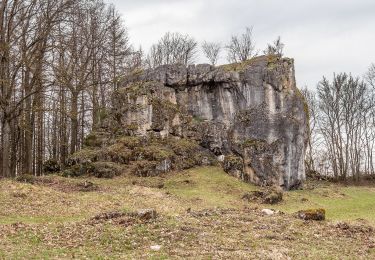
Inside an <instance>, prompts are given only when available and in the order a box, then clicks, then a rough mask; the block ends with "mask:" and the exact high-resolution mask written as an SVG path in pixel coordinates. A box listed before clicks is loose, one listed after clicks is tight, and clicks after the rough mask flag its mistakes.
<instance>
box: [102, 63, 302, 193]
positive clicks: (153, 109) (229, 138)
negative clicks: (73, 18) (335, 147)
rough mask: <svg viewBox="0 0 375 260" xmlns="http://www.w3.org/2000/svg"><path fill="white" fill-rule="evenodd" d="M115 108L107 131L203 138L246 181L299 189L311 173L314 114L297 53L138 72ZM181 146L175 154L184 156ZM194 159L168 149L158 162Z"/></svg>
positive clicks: (162, 165) (170, 164)
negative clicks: (308, 147)
mask: <svg viewBox="0 0 375 260" xmlns="http://www.w3.org/2000/svg"><path fill="white" fill-rule="evenodd" d="M110 115H111V116H110V118H109V119H108V120H107V121H106V122H107V125H103V127H104V128H103V129H106V130H105V131H107V132H113V133H116V134H115V135H116V136H121V135H122V136H135V137H144V138H150V137H152V138H151V139H152V140H155V139H160V140H163V139H165V140H171V139H173V140H185V141H186V140H187V141H188V142H191V143H196V144H198V145H199V147H200V149H201V151H203V150H204V151H205V154H206V155H207V154H212V155H214V157H215V158H217V160H218V161H221V162H222V165H223V167H224V169H225V170H226V171H227V172H228V173H229V174H232V175H234V176H237V177H238V178H241V179H242V180H244V181H246V182H252V183H255V184H258V185H279V186H281V187H283V188H284V189H291V188H296V187H298V186H300V184H301V183H302V181H303V180H304V178H305V169H304V152H305V139H306V131H307V114H306V107H305V102H304V99H303V97H302V95H301V94H300V92H299V90H298V89H297V87H296V82H295V76H294V65H293V60H292V59H287V58H279V57H276V56H261V57H257V58H254V59H251V60H249V61H246V62H244V63H240V64H230V65H224V66H220V67H213V66H211V65H207V64H202V65H193V66H189V67H187V68H186V67H185V66H183V65H166V66H161V67H159V68H157V69H154V70H147V71H138V72H135V73H133V75H131V76H129V77H127V78H126V79H125V80H124V81H123V82H122V84H121V87H120V89H119V90H118V91H117V92H116V93H115V94H114V95H113V111H112V112H111V113H110ZM144 146H145V147H147V146H148V144H146V145H144ZM166 147H167V148H166ZM168 147H171V146H168V145H167V146H165V145H164V146H163V149H168ZM173 151H174V153H173V154H171V157H173V156H178V155H179V154H178V153H177V152H176V151H175V150H173ZM193 153H194V154H195V155H197V153H196V152H193ZM194 154H193V155H194ZM193 155H192V154H190V155H189V156H193ZM154 157H155V156H154ZM188 159H189V158H187V157H186V156H185V157H179V158H178V159H177V160H176V159H175V160H174V159H173V158H168V156H164V157H162V158H161V159H160V160H159V161H158V163H156V164H155V165H154V166H153V167H154V168H153V169H155V170H156V171H159V172H160V171H168V170H169V169H174V168H176V169H177V168H178V167H174V162H176V163H177V162H178V161H181V160H182V161H184V160H188ZM134 160H136V158H135V159H134ZM194 162H195V164H202V163H203V164H204V163H211V162H212V157H210V156H209V155H207V156H205V155H202V154H200V155H199V158H195V160H194ZM188 165H189V166H192V165H191V163H190V164H188Z"/></svg>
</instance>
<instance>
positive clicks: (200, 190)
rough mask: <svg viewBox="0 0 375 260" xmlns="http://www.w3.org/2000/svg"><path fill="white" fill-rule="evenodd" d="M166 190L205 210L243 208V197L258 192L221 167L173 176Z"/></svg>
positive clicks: (205, 168)
mask: <svg viewBox="0 0 375 260" xmlns="http://www.w3.org/2000/svg"><path fill="white" fill-rule="evenodd" d="M165 188H166V189H167V190H168V191H169V192H170V193H172V194H174V195H177V196H179V197H180V198H182V199H185V200H189V201H195V202H197V201H199V203H197V204H198V205H199V206H200V207H203V208H210V207H236V206H240V205H241V206H242V205H243V202H242V200H241V197H242V195H243V194H244V193H245V192H249V191H253V190H256V187H255V186H254V185H251V184H248V183H244V182H242V181H240V180H238V179H236V178H234V177H232V176H229V175H228V174H226V173H225V172H224V171H223V170H222V169H221V168H219V167H200V168H195V169H191V170H188V171H186V172H185V173H183V174H178V175H175V176H172V177H171V178H170V179H168V180H167V181H166V183H165Z"/></svg>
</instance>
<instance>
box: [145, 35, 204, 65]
mask: <svg viewBox="0 0 375 260" xmlns="http://www.w3.org/2000/svg"><path fill="white" fill-rule="evenodd" d="M197 46H198V43H197V42H196V41H195V40H194V39H193V38H192V37H190V36H189V35H187V34H185V35H183V34H180V33H170V32H167V33H166V34H165V35H164V36H163V37H162V38H161V39H160V40H159V42H158V43H156V44H154V45H152V47H151V49H150V51H149V54H148V55H147V58H146V64H147V66H148V67H150V68H155V67H157V66H160V65H165V64H177V63H180V64H184V65H189V64H191V63H193V62H194V59H195V56H196V54H197Z"/></svg>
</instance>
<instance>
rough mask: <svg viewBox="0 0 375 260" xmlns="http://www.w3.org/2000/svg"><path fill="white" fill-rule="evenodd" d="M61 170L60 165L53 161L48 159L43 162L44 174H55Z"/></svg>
mask: <svg viewBox="0 0 375 260" xmlns="http://www.w3.org/2000/svg"><path fill="white" fill-rule="evenodd" d="M60 170H61V167H60V164H59V163H58V162H57V161H56V160H53V159H49V160H47V161H45V162H44V164H43V172H44V173H56V172H59V171H60Z"/></svg>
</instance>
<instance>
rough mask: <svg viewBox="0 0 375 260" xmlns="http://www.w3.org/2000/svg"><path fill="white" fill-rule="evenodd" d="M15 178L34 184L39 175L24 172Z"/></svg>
mask: <svg viewBox="0 0 375 260" xmlns="http://www.w3.org/2000/svg"><path fill="white" fill-rule="evenodd" d="M15 180H16V181H18V182H24V183H30V184H34V183H36V181H37V177H35V176H34V175H32V174H22V175H18V176H17V177H16V179H15Z"/></svg>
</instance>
